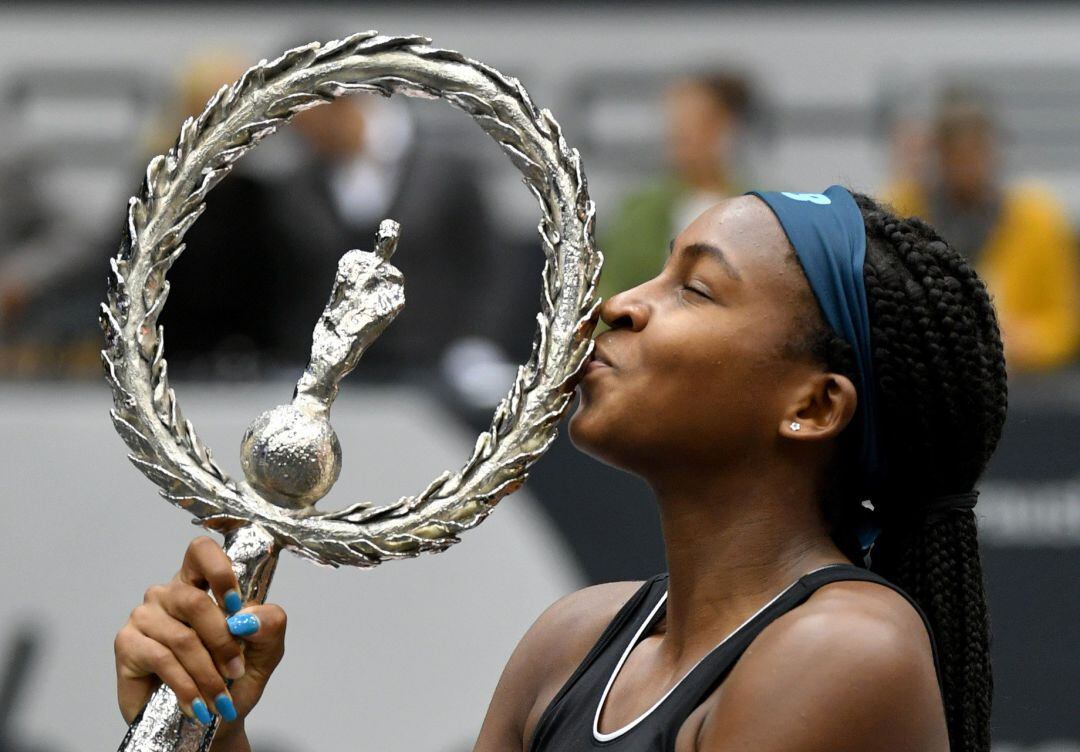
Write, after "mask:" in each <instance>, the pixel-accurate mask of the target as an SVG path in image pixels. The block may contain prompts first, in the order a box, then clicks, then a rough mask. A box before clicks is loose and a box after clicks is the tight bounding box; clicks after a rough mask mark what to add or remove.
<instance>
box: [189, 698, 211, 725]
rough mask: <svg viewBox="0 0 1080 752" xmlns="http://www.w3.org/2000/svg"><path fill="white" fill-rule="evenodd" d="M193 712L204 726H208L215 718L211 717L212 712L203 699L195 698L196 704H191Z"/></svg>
mask: <svg viewBox="0 0 1080 752" xmlns="http://www.w3.org/2000/svg"><path fill="white" fill-rule="evenodd" d="M191 712H192V713H194V714H195V717H196V718H198V719H199V723H201V724H202V725H204V726H206V725H208V724H209V723H210V721H211V720H213V718H214V716H212V715H210V711H209V710H208V709H207V707H206V703H205V702H203V700H202V698H201V697H197V698H195V700H194V702H192V703H191Z"/></svg>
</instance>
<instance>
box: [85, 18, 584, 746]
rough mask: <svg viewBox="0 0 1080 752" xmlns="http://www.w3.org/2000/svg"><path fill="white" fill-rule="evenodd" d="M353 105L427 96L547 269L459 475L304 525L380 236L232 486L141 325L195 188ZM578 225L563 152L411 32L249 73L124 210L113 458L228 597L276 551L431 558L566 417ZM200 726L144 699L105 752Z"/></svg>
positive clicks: (306, 54) (364, 315) (530, 110)
mask: <svg viewBox="0 0 1080 752" xmlns="http://www.w3.org/2000/svg"><path fill="white" fill-rule="evenodd" d="M357 91H362V92H374V93H378V94H382V95H384V96H390V95H391V94H395V93H400V94H405V95H407V96H411V97H425V98H429V99H430V98H438V99H444V100H446V101H448V102H449V103H450V104H452V105H454V106H455V107H457V108H458V109H460V110H464V111H465V112H466V113H468V114H469V115H471V116H472V118H473V119H474V120H475V121H476V122H477V123H478V124H479V125H480V127H481V128H483V129H484V131H485V132H486V133H487V134H488V135H489V136H491V137H492V138H493V139H495V141H497V142H498V143H499V145H500V146H501V147H502V148H503V150H504V151H505V152H506V153H507V154H508V155H509V157H510V159H511V161H512V162H513V163H514V165H515V166H516V167H517V168H518V170H520V171H521V173H522V175H523V182H524V183H525V185H526V186H527V187H528V188H529V190H530V191H532V193H533V195H535V197H536V199H537V201H538V203H539V204H540V211H541V215H542V216H541V220H540V225H539V231H540V236H541V239H542V241H543V248H544V252H545V255H546V263H545V266H544V271H543V279H542V294H541V310H540V312H539V313H538V314H537V324H538V326H537V330H536V336H535V338H534V340H533V347H532V353H531V355H530V357H529V360H528V362H527V363H526V364H525V365H523V366H521V367H519V368H518V371H517V376H516V378H515V380H514V383H513V385H512V387H511V388H510V391H509V393H508V394H507V396H506V397H505V398H504V399H503V400H502V402H501V403H500V404H499V406H498V408H497V409H496V411H495V415H494V417H493V419H492V422H491V428H490V429H489V430H487V431H485V432H484V433H482V434H480V436H479V438H478V439H477V441H476V448H475V449H474V451H473V453H472V456H471V457H470V458H469V459H468V461H467V462H466V463H465V465H464V466H463V467H462V468H461V469H460V470H459V471H458V472H456V473H451V472H445V473H443V474H442V475H440V476H439V477H438V478H436V479H435V480H434V481H432V482H431V483H430V484H429V485H428V486H427V488H425V489H424V490H423V491H421V492H420V493H419V494H418V495H416V496H408V497H403V498H401V499H399V500H398V501H396V502H393V503H390V504H388V505H385V506H375V505H373V504H371V503H369V502H361V503H359V504H355V505H353V506H350V507H348V508H347V509H343V510H341V511H337V512H319V511H316V510H315V508H314V503H315V502H316V501H317V500H318V499H319V498H321V497H322V496H323V495H325V494H326V493H327V491H329V490H330V487H331V486H332V485H333V483H334V481H335V480H337V477H338V473H339V471H340V468H341V447H340V445H339V444H338V440H337V436H336V435H335V434H334V431H333V429H332V428H331V426H330V423H329V420H328V419H329V412H330V405H331V403H332V402H333V400H334V397H335V396H336V395H337V391H338V385H339V382H340V380H341V379H342V378H343V377H344V376H345V375H346V374H347V373H348V372H349V371H351V370H352V369H353V368H354V367H355V366H356V364H357V361H358V360H359V358H360V356H361V355H362V353H363V352H364V350H365V349H366V348H367V347H368V346H369V345H370V344H371V343H372V342H373V341H374V340H375V338H377V337H378V336H379V334H380V333H381V332H382V331H383V329H385V327H386V326H387V325H389V323H390V322H391V321H392V320H393V318H394V316H395V315H396V314H397V313H398V312H399V311H400V310H401V308H402V306H403V305H404V302H405V301H404V294H403V279H402V276H401V273H400V272H399V271H398V270H397V269H396V268H394V267H393V266H392V265H391V264H390V263H389V259H390V257H391V255H392V254H393V252H394V250H395V247H396V245H397V236H398V229H399V228H398V225H397V223H395V222H393V221H390V220H384V221H383V223H382V224H381V226H380V227H379V232H378V234H377V236H376V240H375V250H374V251H373V252H364V251H356V250H353V251H349V252H348V253H346V254H345V255H344V256H343V257H342V259H341V261H340V263H339V266H338V271H337V276H336V278H335V280H334V284H333V290H332V292H331V296H330V300H329V302H328V303H327V305H326V308H325V310H324V311H323V313H322V315H321V317H320V318H319V321H318V322H317V324H316V326H315V331H314V334H313V343H312V348H311V359H310V363H309V365H308V367H307V369H306V370H305V371H304V373H303V375H302V376H301V378H300V380H299V381H298V382H297V385H296V391H295V393H294V398H293V401H292V403H291V404H289V405H283V406H279V407H277V408H274V409H273V410H270V411H268V412H266V413H263V414H262V415H261V416H260V417H259V418H257V419H256V420H255V422H254V423H253V424H252V425H251V427H249V428H248V430H247V433H246V434H245V436H244V439H243V442H242V445H241V464H242V467H243V470H244V475H245V478H246V480H232V479H230V478H229V477H228V476H227V475H226V474H225V473H224V472H223V471H222V469H221V468H220V467H219V466H218V465H217V464H216V463H215V462H214V459H213V457H212V455H211V453H210V449H209V448H208V447H207V446H205V445H204V444H203V443H202V441H201V440H200V439H199V437H198V435H197V434H196V433H195V428H194V427H193V426H192V424H191V421H189V420H186V419H185V418H184V416H183V413H182V412H181V410H180V405H179V403H178V401H177V398H176V394H175V393H174V391H173V389H172V388H171V387H170V386H169V377H168V366H167V363H166V360H165V355H164V332H163V329H162V327H160V326H159V325H158V324H157V320H158V316H159V315H160V313H161V310H162V307H163V306H164V305H165V300H166V298H167V297H168V294H169V282H168V281H167V280H166V279H165V275H166V273H167V272H168V270H169V268H170V267H171V266H172V264H173V263H174V262H175V261H176V259H177V258H178V257H179V256H180V254H181V252H182V251H183V250H184V245H183V243H182V240H183V237H184V233H185V232H187V230H188V229H189V228H190V227H191V225H192V224H193V223H194V222H195V221H196V220H197V219H198V217H199V215H200V214H201V213H202V211H203V208H204V206H205V204H204V201H205V199H206V195H207V193H208V192H209V191H210V189H211V188H213V187H214V186H215V185H216V184H217V183H218V182H220V181H221V180H222V179H223V178H224V177H225V176H226V175H228V173H229V172H230V171H231V169H232V166H233V164H234V163H235V162H236V161H237V160H238V159H239V158H240V157H241V156H243V155H244V154H245V153H247V152H248V151H249V150H251V149H252V148H254V147H255V146H256V145H257V144H258V143H259V142H260V141H261V140H262V139H263V138H265V137H266V136H268V135H270V134H271V133H273V132H274V131H275V130H276V129H277V128H279V127H281V126H282V125H284V124H286V123H287V122H288V121H289V119H290V118H291V117H292V116H293V115H295V114H296V113H297V112H300V111H301V110H304V109H307V108H310V107H315V106H318V105H320V104H324V103H326V102H329V101H331V100H333V99H335V98H337V97H340V96H343V95H346V94H349V93H352V92H357ZM593 224H594V206H593V203H592V201H591V200H590V199H589V195H588V190H587V187H586V182H585V175H584V173H583V172H582V167H581V160H580V158H579V156H578V153H577V151H576V150H574V149H571V148H569V147H568V146H567V145H566V142H565V141H564V140H563V136H562V133H561V131H560V129H559V125H558V124H557V123H556V122H555V120H554V118H553V117H552V116H551V113H550V112H548V111H547V110H541V109H538V108H537V107H536V106H535V105H534V104H533V102H532V99H531V98H530V97H529V95H528V93H527V92H526V91H525V89H524V88H523V87H522V86H521V84H520V83H519V82H518V81H517V80H516V79H514V78H510V77H507V76H504V75H502V74H501V73H499V72H498V71H496V70H494V69H492V68H490V67H488V66H486V65H484V64H483V63H480V62H477V61H475V60H471V59H469V58H466V57H464V56H463V55H460V54H459V53H457V52H452V51H449V50H443V49H438V48H435V47H432V46H431V44H430V40H429V39H427V38H425V37H416V36H405V37H390V36H382V35H379V34H378V33H377V32H374V31H368V32H363V33H360V34H354V35H352V36H350V37H347V38H345V39H341V40H335V41H331V42H328V43H325V44H320V43H318V42H313V43H311V44H307V45H304V46H302V47H297V48H295V49H291V50H288V51H287V52H285V53H284V54H283V55H282V56H281V57H279V58H278V59H276V60H274V61H272V62H267V61H266V60H263V61H261V62H260V63H259V64H258V65H256V66H255V67H253V68H251V69H250V70H248V71H247V72H246V73H244V75H243V76H242V77H241V78H240V79H239V80H238V81H236V82H235V83H233V84H231V85H227V86H223V87H222V88H221V89H220V90H219V91H218V92H217V93H216V94H215V95H214V96H213V97H212V98H211V99H210V101H209V102H208V103H207V106H206V109H205V110H204V111H203V112H202V114H201V115H199V116H198V117H193V118H188V119H187V120H186V121H185V122H184V123H183V126H182V127H181V129H180V135H179V137H178V138H177V141H176V144H175V145H174V146H173V147H172V148H171V149H170V150H169V151H168V152H167V153H166V154H162V155H160V156H157V157H155V158H154V159H153V160H151V162H150V164H149V166H148V167H147V170H146V179H145V181H144V183H143V184H142V187H141V189H140V191H139V194H138V195H137V196H134V197H133V198H131V199H130V200H129V204H128V224H127V230H126V232H125V233H124V237H123V239H122V241H121V246H120V251H119V253H118V254H117V255H116V257H115V258H113V259H111V261H110V266H111V270H112V274H111V275H110V278H109V289H108V294H107V300H106V302H105V303H103V304H102V306H101V323H102V328H103V329H104V331H105V336H106V346H105V349H104V350H103V351H102V359H103V363H104V367H105V377H106V380H107V381H108V383H109V385H110V387H111V388H112V392H113V402H114V409H113V410H112V411H111V416H112V421H113V424H114V425H115V427H116V430H117V431H118V432H119V434H120V436H121V437H122V438H123V440H124V442H125V443H126V444H127V446H128V448H129V449H130V450H131V453H130V454H129V455H128V457H129V459H130V460H131V461H132V463H134V465H135V466H136V467H137V468H138V469H139V470H141V471H142V473H143V474H144V475H146V477H148V478H149V479H150V480H152V481H153V482H154V483H156V484H157V485H158V486H160V488H161V494H162V496H164V497H165V498H166V499H167V500H169V501H170V502H172V503H173V504H175V505H177V506H179V507H180V508H182V509H185V510H187V511H188V512H190V513H191V514H192V515H194V516H195V518H196V519H195V522H196V523H197V524H200V525H202V526H204V527H207V528H210V529H213V530H217V531H220V532H223V533H224V534H225V550H226V552H227V553H228V554H229V557H230V558H231V559H232V561H233V566H234V569H235V571H236V574H237V577H238V579H239V583H240V588H241V595H242V597H243V598H244V600H245V601H250V602H256V603H262V602H263V601H264V600H265V598H266V592H267V588H268V587H269V585H270V580H271V578H272V577H273V573H274V568H275V566H276V564H277V558H278V554H279V552H280V551H281V550H283V549H288V550H290V551H292V552H294V553H296V554H299V555H300V556H303V557H305V558H308V559H312V560H314V561H316V562H319V563H321V564H327V565H331V566H340V565H351V566H357V567H373V566H375V565H377V564H379V563H381V562H383V561H387V560H391V559H401V558H406V557H412V556H417V555H418V554H421V553H425V552H429V551H442V550H444V549H446V548H447V547H448V546H450V545H452V544H454V543H456V542H457V541H458V535H459V534H460V533H461V532H462V531H465V530H468V529H470V528H472V527H474V526H476V525H478V524H479V523H480V522H481V521H483V520H484V518H485V517H487V515H488V514H490V513H491V511H492V509H493V508H494V507H495V504H496V503H497V502H498V501H499V500H500V499H501V498H502V497H504V496H506V495H507V494H509V493H511V492H512V491H514V490H515V489H517V488H518V487H519V486H521V484H522V483H523V482H524V480H525V477H526V474H527V470H528V468H529V467H530V465H531V464H532V463H533V462H535V461H536V460H537V459H538V458H539V457H540V455H542V454H543V453H544V451H545V450H546V449H547V448H548V446H549V445H550V444H551V442H552V440H553V439H554V438H555V434H556V425H557V423H558V422H559V420H560V419H561V417H562V416H563V415H564V414H565V412H566V410H567V409H568V408H569V406H570V403H571V401H572V399H573V389H574V386H575V385H576V382H577V378H578V376H579V375H580V372H581V369H582V366H583V365H584V363H585V361H586V359H587V357H588V355H589V354H590V353H591V351H592V339H591V335H592V331H593V327H594V325H595V322H596V318H597V312H598V308H599V300H598V299H597V297H596V281H597V278H598V277H599V274H600V267H601V264H602V257H601V255H600V253H599V252H598V251H597V249H596V247H595V245H594V241H593ZM216 723H217V717H216V716H215V718H214V721H213V722H212V723H211V724H210V725H209V726H206V727H203V726H198V725H196V724H195V723H194V722H193V721H191V720H190V719H188V718H187V717H186V716H185V715H184V714H183V713H182V712H181V710H180V709H179V706H178V704H177V701H176V697H175V695H173V693H172V691H171V690H169V689H168V687H166V686H164V685H162V686H161V687H160V688H159V689H158V690H157V691H155V692H154V694H153V695H152V696H151V699H150V700H149V702H148V703H147V705H146V707H145V708H144V709H143V711H142V712H141V713H140V714H139V716H138V717H137V718H136V720H135V722H134V723H132V725H131V727H130V729H129V730H128V733H127V735H126V737H125V738H124V741H123V743H122V744H121V746H120V749H121V750H129V751H133V750H139V751H140V752H151V751H152V752H165V751H166V750H168V751H169V752H195V751H196V750H206V749H207V748H209V746H210V743H211V741H212V740H213V735H214V731H215V730H216Z"/></svg>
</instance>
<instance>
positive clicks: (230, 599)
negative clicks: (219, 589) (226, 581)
mask: <svg viewBox="0 0 1080 752" xmlns="http://www.w3.org/2000/svg"><path fill="white" fill-rule="evenodd" d="M243 607H244V602H243V601H242V600H240V593H238V592H236V591H235V590H228V591H226V593H225V610H226V611H228V612H229V613H230V614H235V613H236V612H237V611H239V610H240V609H241V608H243Z"/></svg>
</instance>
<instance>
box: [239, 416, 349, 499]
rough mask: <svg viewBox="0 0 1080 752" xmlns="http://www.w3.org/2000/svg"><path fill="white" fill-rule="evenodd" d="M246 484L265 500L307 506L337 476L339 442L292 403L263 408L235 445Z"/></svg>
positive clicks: (322, 421)
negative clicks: (271, 408)
mask: <svg viewBox="0 0 1080 752" xmlns="http://www.w3.org/2000/svg"><path fill="white" fill-rule="evenodd" d="M240 464H241V466H242V467H243V469H244V476H245V477H246V478H247V482H248V484H249V485H250V486H251V487H252V488H253V489H254V490H255V491H256V492H258V494H259V495H260V496H262V497H263V498H264V499H266V500H267V501H270V502H273V503H274V504H277V505H278V506H282V507H287V508H290V509H303V508H306V507H310V506H312V505H313V504H314V503H315V502H316V501H318V500H319V499H321V498H322V497H323V496H325V495H326V494H327V493H328V492H329V491H330V488H331V487H332V486H333V485H334V483H335V482H336V481H337V479H338V475H340V474H341V444H340V443H339V442H338V437H337V434H336V433H334V429H333V428H332V427H331V425H330V422H329V421H328V420H326V418H325V417H322V416H320V415H313V414H312V413H310V412H308V411H306V410H303V409H301V408H299V407H297V406H296V405H279V406H278V407H275V408H274V409H273V410H267V411H266V412H264V413H263V414H262V415H260V416H259V417H258V418H256V419H255V421H254V422H253V423H252V424H251V425H250V426H249V427H248V429H247V431H246V432H245V433H244V439H243V441H242V442H241V444H240Z"/></svg>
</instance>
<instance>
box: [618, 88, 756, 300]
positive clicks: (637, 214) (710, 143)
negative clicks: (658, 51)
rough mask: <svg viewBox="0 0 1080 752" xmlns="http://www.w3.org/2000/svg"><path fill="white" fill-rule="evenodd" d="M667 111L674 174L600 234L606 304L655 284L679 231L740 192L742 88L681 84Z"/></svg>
mask: <svg viewBox="0 0 1080 752" xmlns="http://www.w3.org/2000/svg"><path fill="white" fill-rule="evenodd" d="M665 105H666V110H667V111H666V117H667V154H668V161H669V163H670V167H671V173H670V174H669V175H668V176H667V177H665V178H663V179H661V180H658V181H656V182H655V183H653V184H651V185H648V186H646V187H644V188H643V189H641V190H640V191H638V192H637V193H634V194H632V195H630V196H629V197H627V198H626V199H625V200H624V202H623V203H622V205H621V206H620V208H619V210H618V212H617V213H616V214H615V217H614V219H613V220H612V222H611V223H610V225H608V228H607V229H606V230H605V231H604V232H603V234H602V236H601V238H600V240H601V243H600V247H601V249H602V250H603V251H604V257H605V260H604V271H603V274H602V275H601V279H600V294H601V295H602V296H603V297H605V298H608V297H611V296H612V295H614V294H615V293H617V292H621V291H622V290H626V289H628V288H630V287H634V286H636V285H638V284H640V283H642V282H644V281H645V280H647V279H649V278H650V277H652V276H654V275H655V274H656V273H657V272H658V271H659V270H660V267H661V266H662V265H663V263H664V259H665V258H666V257H667V253H668V245H669V243H670V242H671V239H672V238H673V237H674V236H675V234H676V233H677V232H678V231H679V230H680V229H682V228H683V227H685V226H686V225H688V224H689V223H690V222H691V221H692V220H693V219H694V218H696V217H697V216H698V215H699V214H701V213H702V212H703V211H705V210H706V209H708V208H709V207H710V206H712V205H713V204H715V203H717V202H719V201H721V200H723V199H725V198H727V197H729V196H732V195H735V194H737V193H740V192H742V190H743V183H742V181H741V180H740V178H739V176H738V175H736V174H735V173H736V170H735V159H736V156H737V154H738V146H739V141H740V136H741V130H742V128H743V126H744V124H745V122H746V119H747V116H748V114H749V110H750V105H751V90H750V86H749V84H748V83H747V81H746V80H745V79H744V78H742V77H741V76H738V75H734V74H728V73H709V74H702V75H698V76H693V77H688V78H683V79H680V80H678V81H676V82H675V83H673V84H672V85H671V86H670V87H669V88H668V90H667V92H666V95H665ZM601 229H603V228H601Z"/></svg>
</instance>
